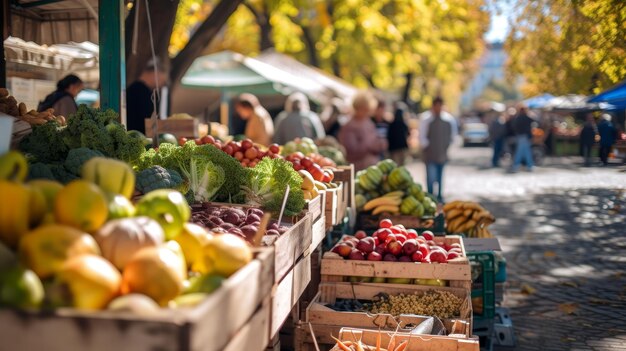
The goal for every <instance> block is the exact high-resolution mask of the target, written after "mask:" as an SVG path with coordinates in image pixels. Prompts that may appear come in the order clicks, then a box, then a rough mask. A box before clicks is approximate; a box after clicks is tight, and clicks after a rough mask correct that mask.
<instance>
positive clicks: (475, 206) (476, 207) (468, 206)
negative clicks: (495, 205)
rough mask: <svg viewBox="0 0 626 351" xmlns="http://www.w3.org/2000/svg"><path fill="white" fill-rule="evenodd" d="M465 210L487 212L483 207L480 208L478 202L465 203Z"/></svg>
mask: <svg viewBox="0 0 626 351" xmlns="http://www.w3.org/2000/svg"><path fill="white" fill-rule="evenodd" d="M463 209H464V210H475V211H484V210H485V209H484V208H482V206H480V205H479V204H477V203H476V202H470V201H468V202H465V203H463Z"/></svg>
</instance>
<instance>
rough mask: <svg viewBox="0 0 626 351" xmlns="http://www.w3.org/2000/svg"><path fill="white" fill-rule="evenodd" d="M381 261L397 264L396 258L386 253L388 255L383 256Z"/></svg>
mask: <svg viewBox="0 0 626 351" xmlns="http://www.w3.org/2000/svg"><path fill="white" fill-rule="evenodd" d="M383 261H388V262H398V259H397V258H396V256H394V255H392V254H390V253H388V254H385V256H384V257H383Z"/></svg>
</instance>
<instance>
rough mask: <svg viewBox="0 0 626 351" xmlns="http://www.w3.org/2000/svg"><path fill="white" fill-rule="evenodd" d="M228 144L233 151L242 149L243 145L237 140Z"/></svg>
mask: <svg viewBox="0 0 626 351" xmlns="http://www.w3.org/2000/svg"><path fill="white" fill-rule="evenodd" d="M226 145H228V146H230V147H231V148H232V149H233V152H237V151H239V150H241V145H239V143H237V142H234V141H231V142H229V143H228V144H226Z"/></svg>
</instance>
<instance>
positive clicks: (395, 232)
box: [389, 225, 402, 234]
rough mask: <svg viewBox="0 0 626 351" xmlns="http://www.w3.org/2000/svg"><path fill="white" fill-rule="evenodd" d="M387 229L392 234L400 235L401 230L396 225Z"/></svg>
mask: <svg viewBox="0 0 626 351" xmlns="http://www.w3.org/2000/svg"><path fill="white" fill-rule="evenodd" d="M389 229H391V231H392V232H393V233H394V234H400V233H402V229H401V228H400V227H398V226H397V225H394V226H392V227H391V228H389Z"/></svg>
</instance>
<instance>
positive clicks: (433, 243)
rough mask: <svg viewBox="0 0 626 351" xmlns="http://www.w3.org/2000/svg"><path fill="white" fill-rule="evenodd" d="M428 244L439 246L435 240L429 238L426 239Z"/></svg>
mask: <svg viewBox="0 0 626 351" xmlns="http://www.w3.org/2000/svg"><path fill="white" fill-rule="evenodd" d="M426 244H428V246H439V245H437V243H436V242H435V241H434V240H428V241H426Z"/></svg>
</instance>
